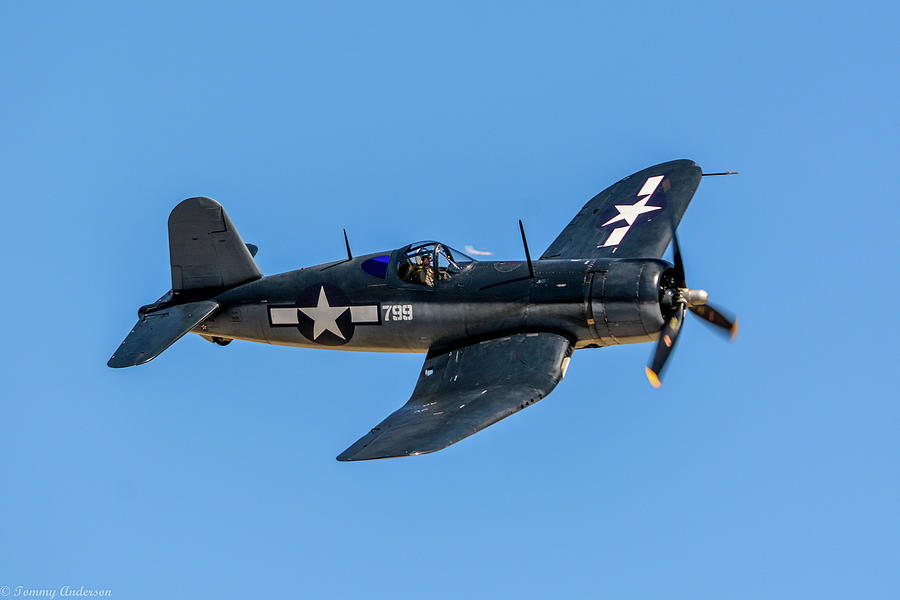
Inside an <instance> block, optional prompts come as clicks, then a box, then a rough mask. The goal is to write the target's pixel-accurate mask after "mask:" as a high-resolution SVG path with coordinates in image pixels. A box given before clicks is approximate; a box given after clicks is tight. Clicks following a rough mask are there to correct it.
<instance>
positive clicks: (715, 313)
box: [645, 228, 738, 388]
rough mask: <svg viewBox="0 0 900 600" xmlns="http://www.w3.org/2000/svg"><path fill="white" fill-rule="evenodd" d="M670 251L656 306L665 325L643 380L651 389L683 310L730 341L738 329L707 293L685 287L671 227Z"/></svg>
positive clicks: (657, 380) (657, 382)
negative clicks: (711, 326)
mask: <svg viewBox="0 0 900 600" xmlns="http://www.w3.org/2000/svg"><path fill="white" fill-rule="evenodd" d="M672 251H673V255H674V263H675V264H674V265H673V266H672V268H671V269H670V270H668V271H667V272H666V273H664V274H663V278H662V281H660V291H659V305H660V309H661V310H662V313H663V317H664V318H665V324H664V325H663V328H662V330H661V331H660V332H659V340H658V341H657V342H656V350H655V351H654V352H653V359H652V360H651V361H650V365H649V366H648V367H646V368H645V371H646V373H647V379H649V380H650V385H652V386H653V387H655V388H658V387H659V386H660V376H661V374H662V371H663V369H664V368H665V366H666V361H667V360H668V359H669V355H670V354H671V353H672V349H673V348H674V347H675V342H677V341H678V334H679V333H681V325H682V324H683V323H684V314H685V310H690V311H691V312H692V313H694V314H695V315H697V316H698V317H700V318H701V319H703V320H704V321H705V322H707V323H709V324H710V325H713V326H714V327H715V328H716V331H719V332H720V333H725V334H726V335H728V336H729V337H730V338H731V341H734V339H735V338H736V337H737V332H738V321H737V319H736V318H735V319H733V318H731V317H729V316H726V314H727V313H725V312H724V311H722V310H719V309H717V308H715V307H714V306H712V305H711V304H709V302H708V300H709V294H708V293H707V292H706V290H692V289H691V288H689V287H688V286H687V282H686V280H685V276H684V263H683V262H682V260H681V248H680V247H679V246H678V236H677V235H675V229H674V228H673V229H672Z"/></svg>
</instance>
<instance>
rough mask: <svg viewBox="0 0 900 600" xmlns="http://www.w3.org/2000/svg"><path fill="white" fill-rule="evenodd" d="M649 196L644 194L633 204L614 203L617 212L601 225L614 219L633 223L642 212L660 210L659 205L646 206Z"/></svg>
mask: <svg viewBox="0 0 900 600" xmlns="http://www.w3.org/2000/svg"><path fill="white" fill-rule="evenodd" d="M649 199H650V196H644V197H643V198H641V199H640V200H638V201H637V202H635V203H634V204H616V210H617V211H619V214H618V215H616V216H615V217H613V218H612V219H610V220H609V221H607V222H606V223H604V224H603V225H602V227H606V226H607V225H611V224H612V223H615V222H616V221H625V222H626V223H628V224H629V225H634V222H635V220H636V219H637V218H638V217H639V216H640V215H642V214H644V213H648V212H653V211H654V210H662V207H661V206H647V201H648V200H649Z"/></svg>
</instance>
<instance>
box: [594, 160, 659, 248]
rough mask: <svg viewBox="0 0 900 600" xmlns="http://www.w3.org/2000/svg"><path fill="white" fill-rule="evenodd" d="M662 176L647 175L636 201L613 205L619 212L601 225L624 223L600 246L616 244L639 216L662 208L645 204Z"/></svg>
mask: <svg viewBox="0 0 900 600" xmlns="http://www.w3.org/2000/svg"><path fill="white" fill-rule="evenodd" d="M664 178H665V175H657V176H655V177H648V178H647V181H645V182H644V185H643V186H642V187H641V191H639V192H638V193H637V195H638V198H639V200H638V201H637V202H635V203H634V204H616V205H615V209H616V210H617V211H619V214H618V215H616V216H614V217H613V218H611V219H610V220H608V221H607V222H606V223H603V224H602V225H601V227H606V226H607V225H612V224H614V223H618V222H619V221H625V225H622V226H620V227H616V228H615V229H613V231H612V233H611V234H609V237H608V238H606V241H605V242H603V246H601V247H606V246H618V245H619V244H620V243H621V242H622V240H623V239H624V238H625V234H626V233H628V230H629V229H631V226H632V225H634V222H635V221H636V220H637V218H638V217H639V216H641V215H642V214H644V213H648V212H653V211H655V210H662V207H661V206H647V202H648V201H649V200H650V197H651V196H653V192H655V191H656V188H658V187H659V184H660V182H662V180H663V179H664Z"/></svg>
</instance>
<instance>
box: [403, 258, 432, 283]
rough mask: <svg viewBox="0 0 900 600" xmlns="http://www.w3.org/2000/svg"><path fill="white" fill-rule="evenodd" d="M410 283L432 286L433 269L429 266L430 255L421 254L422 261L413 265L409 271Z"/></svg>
mask: <svg viewBox="0 0 900 600" xmlns="http://www.w3.org/2000/svg"><path fill="white" fill-rule="evenodd" d="M409 275H410V277H409V280H410V281H411V282H412V283H418V284H420V285H427V286H429V287H434V270H433V269H432V268H431V255H429V254H424V255H422V262H420V263H419V264H417V265H415V266H413V268H412V269H411V270H410V272H409Z"/></svg>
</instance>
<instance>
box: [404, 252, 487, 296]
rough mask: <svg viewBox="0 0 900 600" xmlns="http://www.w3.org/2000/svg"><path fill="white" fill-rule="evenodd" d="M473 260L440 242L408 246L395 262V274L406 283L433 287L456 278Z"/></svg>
mask: <svg viewBox="0 0 900 600" xmlns="http://www.w3.org/2000/svg"><path fill="white" fill-rule="evenodd" d="M475 262H476V261H475V259H474V258H472V257H470V256H467V255H466V254H463V253H462V252H460V251H459V250H455V249H453V248H451V247H450V246H447V245H445V244H441V243H440V242H416V243H415V244H410V246H409V248H408V249H407V250H406V253H405V256H401V257H400V259H399V260H398V261H397V274H398V275H399V276H400V279H402V280H403V281H406V282H408V283H415V284H418V285H427V286H430V287H434V285H435V282H437V284H438V285H440V284H441V282H444V281H447V280H449V279H451V278H453V277H456V276H457V275H459V274H460V273H462V272H463V271H465V270H466V269H468V268H469V267H471V266H472V265H473V264H474V263H475Z"/></svg>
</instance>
